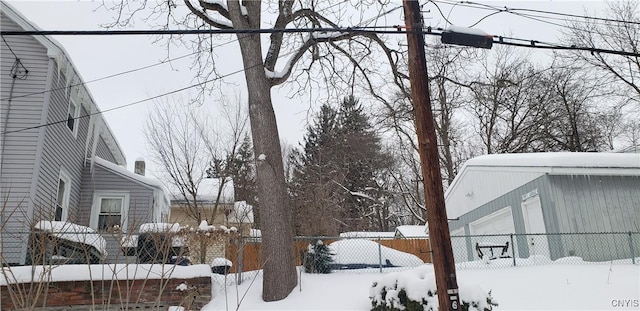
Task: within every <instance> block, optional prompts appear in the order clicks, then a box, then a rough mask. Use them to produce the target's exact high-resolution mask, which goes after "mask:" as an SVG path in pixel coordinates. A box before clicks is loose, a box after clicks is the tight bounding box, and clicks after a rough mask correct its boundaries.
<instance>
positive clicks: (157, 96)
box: [0, 51, 294, 135]
mask: <svg viewBox="0 0 640 311" xmlns="http://www.w3.org/2000/svg"><path fill="white" fill-rule="evenodd" d="M293 53H294V51H292V52H289V53H285V54H282V55H280V57H278V59H280V58H282V57H285V56H289V55H291V54H293ZM262 65H263V64H257V65H253V66H249V67H245V68H243V69H239V70H236V71H233V72H230V73H227V74H224V75H221V76H218V77H215V78H213V79H209V80H207V81H203V82H200V83H196V84H194V85H190V86H186V87H183V88H180V89H177V90H173V91H169V92H165V93H162V94H159V95H155V96H152V97H148V98H145V99H142V100H138V101H135V102H131V103H128V104H125V105H121V106H117V107H113V108H109V109H105V110H102V111H97V112H94V113H89V114H86V115H83V116H79V117H76V118H74V120H79V119H84V118H88V117H91V116H94V115H100V114H103V113H105V112H110V111H114V110H118V109H122V108H126V107H130V106H134V105H138V104H142V103H145V102H148V101H151V100H154V99H158V98H161V97H164V96H168V95H172V94H175V93H179V92H182V91H186V90H188V89H192V88H195V87H198V86H202V85H205V84H207V83H211V82H214V81H216V80H220V79H224V78H227V77H230V76H232V75H235V74H238V73H241V72H243V71H245V70H247V69H250V68H255V67H259V66H262ZM67 121H68V119H64V120H60V121H54V122H49V123H45V124H39V125H35V126H30V127H25V128H21V129H17V130H12V131H6V132H2V133H0V135H5V134H11V133H17V132H23V131H27V130H33V129H38V128H41V127H48V126H52V125H56V124H60V123H65V122H67Z"/></svg>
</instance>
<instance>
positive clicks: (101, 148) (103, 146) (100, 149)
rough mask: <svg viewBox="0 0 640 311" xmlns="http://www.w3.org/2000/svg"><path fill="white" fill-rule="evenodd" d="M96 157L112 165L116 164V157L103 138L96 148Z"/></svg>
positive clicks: (99, 139) (100, 138)
mask: <svg viewBox="0 0 640 311" xmlns="http://www.w3.org/2000/svg"><path fill="white" fill-rule="evenodd" d="M96 155H97V156H99V157H100V158H103V159H105V160H107V161H109V162H111V163H116V157H114V156H113V153H111V151H110V150H109V147H107V143H106V142H105V141H104V139H103V138H102V136H99V138H98V146H97V147H96Z"/></svg>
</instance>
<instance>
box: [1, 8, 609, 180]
mask: <svg viewBox="0 0 640 311" xmlns="http://www.w3.org/2000/svg"><path fill="white" fill-rule="evenodd" d="M397 2H398V5H399V4H400V2H399V1H397ZM422 2H425V1H421V3H422ZM478 2H482V3H486V4H490V5H495V6H505V5H506V6H508V7H511V8H531V9H538V10H548V11H554V12H563V13H572V14H578V15H582V14H584V12H585V9H586V10H588V11H589V12H590V13H592V14H597V15H599V16H602V15H603V12H602V9H603V8H604V7H605V5H604V4H603V1H557V0H545V1H542V0H541V1H517V0H515V1H514V0H512V1H508V2H504V1H503V2H498V1H478ZM9 3H11V5H13V6H14V7H15V8H16V9H17V10H18V11H20V12H21V13H22V14H23V15H24V16H26V17H27V19H29V20H30V21H32V22H33V23H35V24H36V25H37V26H38V27H40V28H42V29H44V30H91V29H101V28H100V27H99V25H100V24H101V23H106V22H108V21H110V19H111V14H112V13H110V12H106V11H105V10H103V9H102V10H99V11H96V12H94V10H95V9H96V8H97V7H98V6H99V3H98V2H90V1H25V0H22V1H15V0H13V1H9ZM439 6H440V9H441V10H442V11H443V14H444V15H445V16H447V19H448V20H449V21H450V22H451V23H453V24H454V25H456V26H470V25H471V24H473V23H475V22H477V21H478V20H479V19H481V18H482V17H483V16H486V15H487V14H489V13H491V11H486V10H479V9H469V8H465V7H462V6H456V7H453V8H452V6H451V5H446V4H442V3H439ZM425 8H426V9H428V10H429V12H425V13H424V17H425V18H426V23H427V24H431V25H434V26H436V25H439V26H444V22H443V21H442V20H443V18H442V17H441V15H440V13H439V12H438V11H437V10H436V9H435V7H434V6H433V5H427V6H426V7H425ZM401 11H402V10H397V11H395V12H394V13H392V14H389V15H388V16H386V17H385V18H386V20H385V21H384V23H388V24H389V25H397V24H403V21H402V18H403V17H402V15H401ZM545 20H546V21H548V22H555V23H560V24H562V23H563V21H562V20H552V19H545ZM133 28H134V29H146V28H148V26H147V25H145V24H143V23H141V22H138V23H137V24H136V25H135V27H133ZM475 28H478V29H482V30H483V31H485V32H487V33H490V34H493V35H507V36H512V37H517V38H523V39H535V40H540V41H546V42H558V41H559V40H558V36H559V31H558V30H559V28H560V27H558V26H554V25H550V24H548V23H543V22H539V21H535V20H533V19H529V18H524V17H520V16H514V15H510V14H508V13H500V14H496V15H493V16H491V17H488V18H486V19H485V20H483V21H482V22H480V23H479V24H478V25H477V26H476V27H475ZM54 39H55V40H57V41H58V42H60V43H61V44H62V45H63V46H64V48H65V49H66V51H67V52H68V54H69V56H70V58H71V59H72V61H73V63H74V64H75V66H76V68H77V70H78V71H79V72H80V74H81V76H82V78H83V79H84V81H91V80H94V79H98V78H102V77H105V76H108V75H112V74H117V73H120V72H124V71H127V70H131V69H135V68H139V67H143V66H147V65H152V64H155V63H158V62H159V61H161V60H163V59H165V58H166V56H167V51H166V47H165V46H164V45H162V44H154V43H153V42H152V41H153V38H150V37H146V36H56V37H54ZM527 51H528V50H527ZM523 52H525V51H523ZM189 53H191V51H188V50H185V49H181V48H174V49H172V50H171V53H170V58H175V57H178V56H182V55H186V54H189ZM217 56H218V58H219V59H218V64H222V66H221V67H220V69H219V72H220V73H221V74H226V73H230V72H234V71H237V70H238V69H240V68H242V64H241V62H240V57H239V49H238V46H237V45H236V44H229V45H228V46H227V47H225V48H224V49H221V50H220V51H219V52H218V53H217ZM190 64H191V59H189V58H184V59H182V60H179V61H174V62H172V63H171V65H169V64H164V65H161V66H156V67H153V68H151V69H145V70H141V71H137V72H135V73H131V74H126V75H121V76H117V77H114V78H110V79H105V80H102V81H98V82H93V83H89V84H88V85H87V87H88V89H89V90H90V92H91V93H92V95H93V98H94V99H95V100H96V102H97V104H98V106H99V107H100V109H101V110H107V109H110V108H113V107H117V106H121V105H125V104H128V103H131V102H135V101H139V100H143V99H146V98H149V97H152V96H156V95H158V94H162V93H166V92H170V91H173V90H176V89H179V88H183V87H186V86H189V85H191V81H192V79H193V73H192V72H191V71H190V69H189V66H190ZM228 81H230V82H233V83H236V84H237V86H236V87H233V86H229V87H228V89H229V90H230V91H232V92H235V93H237V94H244V93H245V91H244V77H243V76H242V74H235V75H233V76H231V77H230V78H229V79H228ZM225 89H226V88H225ZM287 92H288V90H287V89H277V88H276V89H274V91H273V94H274V109H275V112H276V116H277V119H278V126H279V131H280V137H281V140H284V141H286V142H288V143H290V144H294V145H295V144H297V142H298V141H299V140H300V139H301V138H302V136H303V134H304V129H305V127H306V125H305V122H306V120H307V117H308V108H309V103H305V101H308V99H298V100H291V99H288V98H286V96H284V95H285V94H287ZM229 96H230V98H233V96H235V95H232V94H229ZM241 96H243V98H246V96H244V95H241ZM184 97H185V98H188V97H189V96H188V94H184ZM151 105H153V102H152V101H150V102H146V103H143V104H138V105H134V106H131V107H127V108H123V109H119V110H116V111H112V112H107V113H105V117H106V119H107V122H108V123H109V125H110V127H111V129H112V130H113V132H114V134H115V136H116V138H117V139H118V141H119V143H120V145H121V147H122V148H123V149H124V152H125V155H126V157H127V163H128V169H129V170H132V169H133V162H134V161H135V159H137V158H139V157H144V158H146V159H149V158H150V157H149V155H148V151H147V148H146V143H145V138H144V133H143V126H144V119H145V116H146V115H147V111H148V109H149V107H150V106H151ZM205 105H209V107H210V108H211V113H212V115H214V116H215V113H216V112H215V109H216V108H215V105H216V104H215V103H205ZM149 162H150V161H147V167H148V170H149V171H150V173H151V174H153V171H154V170H155V168H154V167H153V166H152V165H150V164H151V163H149Z"/></svg>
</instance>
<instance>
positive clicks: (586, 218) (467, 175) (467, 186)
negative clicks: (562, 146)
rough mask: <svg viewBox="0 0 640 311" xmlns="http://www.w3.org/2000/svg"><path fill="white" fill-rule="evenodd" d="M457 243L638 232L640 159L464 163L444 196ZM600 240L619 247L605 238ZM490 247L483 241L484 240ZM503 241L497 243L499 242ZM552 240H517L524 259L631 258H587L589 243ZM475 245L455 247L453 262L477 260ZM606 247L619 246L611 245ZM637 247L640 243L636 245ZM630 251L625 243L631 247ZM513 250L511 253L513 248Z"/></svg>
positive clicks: (523, 158)
mask: <svg viewBox="0 0 640 311" xmlns="http://www.w3.org/2000/svg"><path fill="white" fill-rule="evenodd" d="M445 201H446V206H447V216H448V218H450V219H455V220H452V221H450V222H449V229H450V230H451V235H452V236H459V235H487V234H512V233H516V234H525V233H547V234H553V233H591V232H629V231H633V232H638V230H639V228H640V154H633V153H568V152H567V153H534V154H492V155H484V156H480V157H477V158H473V159H471V160H469V161H467V162H466V163H465V164H464V166H463V167H462V169H461V171H460V173H458V175H457V176H456V178H455V179H454V181H453V183H452V184H451V186H450V187H449V189H448V190H447V192H446V194H445ZM598 238H600V239H614V237H612V236H600V237H598ZM482 239H485V240H482ZM496 239H498V238H496ZM568 239H570V237H562V238H560V237H558V236H552V235H549V236H548V235H538V236H533V235H532V236H524V235H521V236H516V239H515V240H514V241H513V243H511V244H516V245H515V247H516V249H515V251H516V252H515V254H516V256H519V257H528V256H529V255H544V256H548V257H550V258H552V259H555V258H559V257H565V256H580V257H583V258H584V259H585V260H607V259H614V258H616V257H617V258H629V257H628V256H629V255H630V254H629V252H628V251H627V252H626V253H624V252H621V253H615V254H611V253H609V254H605V255H603V254H597V252H586V251H585V250H586V249H588V248H587V247H585V245H584V243H589V241H587V239H584V240H583V241H582V242H581V243H577V242H576V241H575V240H572V241H569V240H568ZM489 240H491V242H500V243H504V242H508V241H509V239H507V238H502V239H501V240H500V241H497V240H495V239H493V240H492V239H491V238H489V237H485V238H481V237H473V238H469V239H468V241H467V247H466V250H465V248H464V247H454V249H455V250H456V251H455V253H456V254H455V256H456V260H463V261H464V260H473V259H474V258H475V259H477V257H475V254H474V253H475V252H474V251H472V250H473V247H474V245H475V243H477V242H480V243H482V242H487V241H489ZM601 243H605V244H606V243H620V241H613V240H606V241H601ZM637 243H638V245H637V247H640V241H638V242H637ZM626 245H628V243H627V244H626ZM512 247H513V245H512Z"/></svg>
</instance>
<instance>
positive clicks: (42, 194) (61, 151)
mask: <svg viewBox="0 0 640 311" xmlns="http://www.w3.org/2000/svg"><path fill="white" fill-rule="evenodd" d="M60 74H61V70H58V68H56V70H55V75H54V78H53V82H54V84H53V89H54V91H53V92H51V94H52V97H51V104H50V109H49V115H48V120H47V122H50V123H51V122H57V121H60V120H65V119H66V118H67V111H68V109H69V99H68V98H69V97H68V95H66V94H67V93H66V91H65V86H66V83H67V81H66V77H65V76H64V75H62V76H59V75H60ZM80 104H81V103H78V105H80ZM80 107H81V109H80V116H86V115H87V114H88V113H87V111H86V110H85V109H84V107H82V105H80ZM77 126H78V129H77V131H78V133H77V136H76V137H74V135H73V133H72V131H71V130H70V129H69V128H68V127H67V123H66V122H63V123H58V124H54V125H51V126H48V127H47V130H46V134H45V140H44V146H43V155H42V165H41V168H40V176H39V178H38V180H37V181H38V189H37V192H36V200H35V206H36V209H38V208H40V209H41V211H40V214H39V215H35V216H34V217H36V218H39V219H52V217H51V216H52V213H53V206H54V205H53V204H52V203H53V202H55V196H56V193H57V184H58V178H59V174H60V170H61V169H64V170H65V172H66V173H67V174H69V177H70V178H71V185H70V186H71V188H70V193H69V212H68V216H69V217H68V220H69V221H71V222H75V221H76V220H77V219H78V215H77V214H78V208H79V203H80V186H81V182H82V169H83V167H84V147H85V139H86V137H87V131H88V128H89V119H88V118H81V119H78V122H77Z"/></svg>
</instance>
